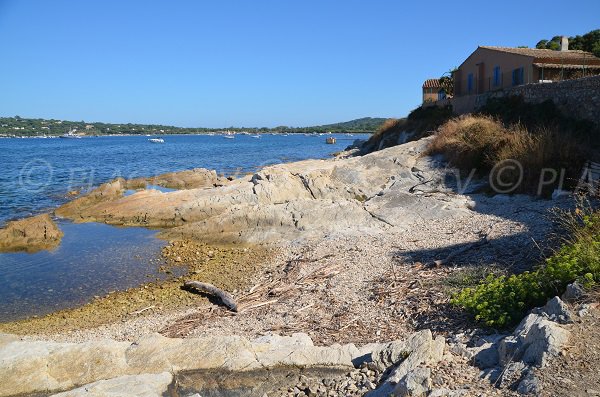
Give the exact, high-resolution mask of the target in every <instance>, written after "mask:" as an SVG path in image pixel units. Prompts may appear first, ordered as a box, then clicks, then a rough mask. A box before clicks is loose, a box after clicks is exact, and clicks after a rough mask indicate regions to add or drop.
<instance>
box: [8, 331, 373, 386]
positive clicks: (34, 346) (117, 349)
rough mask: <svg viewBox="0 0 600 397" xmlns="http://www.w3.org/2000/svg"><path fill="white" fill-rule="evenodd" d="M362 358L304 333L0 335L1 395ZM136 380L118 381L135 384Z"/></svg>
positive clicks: (346, 364) (344, 363)
mask: <svg viewBox="0 0 600 397" xmlns="http://www.w3.org/2000/svg"><path fill="white" fill-rule="evenodd" d="M362 354H363V353H362V352H361V351H359V349H357V348H356V347H355V346H354V345H353V344H348V345H343V346H342V345H334V346H331V347H321V346H313V344H312V341H311V340H310V338H309V337H308V336H306V335H304V334H295V335H292V336H290V337H273V338H261V339H258V340H255V341H249V340H247V339H245V338H242V337H238V336H215V337H204V338H190V339H171V338H166V337H163V336H161V335H158V334H154V335H150V336H147V337H144V338H142V339H140V340H139V341H137V342H134V343H129V342H117V341H114V340H99V341H90V342H86V343H56V342H47V341H22V340H16V339H15V337H14V336H11V335H1V336H0V378H1V379H2V388H1V389H0V396H12V395H18V394H32V393H51V392H58V391H63V390H71V389H73V388H76V387H80V386H82V385H87V384H90V383H94V382H98V381H102V380H105V379H112V378H118V377H123V376H129V375H143V374H162V373H164V372H169V373H172V374H175V373H179V372H181V371H194V370H213V369H218V370H220V371H225V372H226V371H229V372H234V371H238V372H244V371H252V370H262V369H265V368H275V367H296V368H310V367H330V368H346V369H348V368H354V366H353V364H352V361H353V360H354V359H356V358H358V357H359V356H361V355H362ZM136 379H137V378H123V379H121V380H120V381H127V382H129V381H131V382H137V380H136ZM120 381H119V382H120ZM115 382H117V381H115ZM159 383H160V382H159ZM160 384H162V383H160ZM110 385H111V384H108V385H107V384H106V383H98V384H95V386H94V387H95V388H96V390H104V389H105V388H109V387H111V386H110ZM113 385H114V383H113ZM157 385H158V384H157ZM156 387H158V386H156Z"/></svg>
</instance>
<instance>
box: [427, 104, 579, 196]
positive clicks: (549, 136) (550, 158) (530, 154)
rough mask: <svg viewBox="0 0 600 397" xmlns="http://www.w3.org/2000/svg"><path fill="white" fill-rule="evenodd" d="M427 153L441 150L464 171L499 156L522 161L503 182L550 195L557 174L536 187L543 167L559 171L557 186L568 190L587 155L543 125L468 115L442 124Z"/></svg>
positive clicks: (483, 167)
mask: <svg viewBox="0 0 600 397" xmlns="http://www.w3.org/2000/svg"><path fill="white" fill-rule="evenodd" d="M427 153H428V154H440V153H441V154H444V155H445V156H446V159H447V160H448V161H449V163H450V164H451V165H452V166H454V167H457V168H459V169H460V170H462V171H466V172H467V173H468V172H471V170H475V171H477V172H478V174H479V175H484V174H486V173H488V172H490V171H491V170H492V169H493V168H494V166H495V165H496V164H499V163H501V162H503V161H505V160H509V159H510V160H515V161H517V162H519V163H520V164H521V165H522V170H523V175H520V174H519V173H517V172H515V173H512V174H508V173H506V174H504V175H503V181H504V182H507V183H510V184H514V186H515V189H514V190H513V192H515V193H517V192H522V193H534V194H542V195H549V194H551V193H552V191H553V190H554V189H555V188H556V186H558V184H559V183H560V182H561V181H560V178H558V177H557V178H556V181H555V182H554V183H553V184H547V185H544V186H543V190H542V191H539V185H540V180H541V177H542V173H543V172H545V171H544V170H545V169H552V170H554V171H555V172H556V174H557V175H560V173H561V170H564V172H565V174H564V182H565V183H564V184H563V188H569V187H572V185H574V184H575V183H576V181H577V180H578V177H579V176H580V171H581V167H582V166H583V164H584V163H585V160H586V157H588V154H587V153H588V151H587V150H584V149H583V147H582V145H580V144H579V143H578V142H577V141H576V140H575V139H573V138H572V137H570V136H568V135H567V134H563V133H561V132H559V131H558V130H556V129H550V128H543V129H539V130H536V131H535V132H534V133H531V132H530V131H528V130H527V129H525V128H524V127H523V126H522V125H520V124H513V125H510V126H505V125H504V124H503V123H501V122H500V121H498V120H496V119H494V118H492V117H491V116H472V115H467V116H462V117H457V118H454V119H452V120H450V121H448V122H446V123H445V124H444V125H442V126H441V127H440V128H439V129H438V132H437V134H436V136H435V138H434V139H433V140H432V142H431V143H430V145H429V147H428V150H427ZM521 177H522V179H521ZM518 183H520V185H518V186H517V184H518Z"/></svg>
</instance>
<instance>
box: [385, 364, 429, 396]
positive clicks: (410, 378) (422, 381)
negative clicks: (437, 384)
mask: <svg viewBox="0 0 600 397" xmlns="http://www.w3.org/2000/svg"><path fill="white" fill-rule="evenodd" d="M429 390H431V369H429V368H415V369H413V370H412V371H410V372H409V373H408V374H406V375H405V376H404V377H403V378H402V379H401V380H400V382H398V384H397V385H396V387H395V388H394V392H393V395H394V396H398V397H409V396H414V397H422V396H423V397H424V396H426V395H427V393H428V392H429Z"/></svg>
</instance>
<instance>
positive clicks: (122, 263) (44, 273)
mask: <svg viewBox="0 0 600 397" xmlns="http://www.w3.org/2000/svg"><path fill="white" fill-rule="evenodd" d="M58 225H59V227H60V228H61V229H62V230H63V232H64V233H65V235H64V237H63V240H62V244H61V245H60V246H59V247H58V248H57V249H55V250H53V251H41V252H38V253H35V254H27V253H8V254H0V285H2V287H3V288H0V302H2V305H0V321H10V320H16V319H21V318H25V317H28V316H31V315H43V314H47V313H50V312H52V311H55V310H59V309H64V308H68V307H75V306H78V305H81V304H83V303H85V302H87V301H89V300H90V299H91V298H93V297H94V296H95V295H104V294H106V293H108V292H110V291H114V290H118V289H119V290H120V289H126V288H130V287H134V286H137V285H139V284H141V283H144V282H146V281H149V280H153V279H156V278H157V277H160V278H163V277H164V275H162V273H159V272H158V267H159V263H158V262H157V261H156V260H157V259H158V258H159V254H160V249H161V248H162V247H163V246H164V245H165V242H164V241H162V240H160V239H158V238H156V237H155V236H156V231H152V230H147V229H143V228H117V227H113V226H108V225H104V224H99V223H84V224H74V223H71V222H67V221H59V222H58Z"/></svg>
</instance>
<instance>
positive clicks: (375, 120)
mask: <svg viewBox="0 0 600 397" xmlns="http://www.w3.org/2000/svg"><path fill="white" fill-rule="evenodd" d="M385 120H387V119H385V118H381V117H363V118H361V119H356V120H350V121H344V122H342V123H335V124H325V125H321V126H318V127H314V128H319V129H329V130H336V131H337V130H344V131H348V132H350V131H365V132H375V131H377V129H378V128H379V127H381V125H382V124H383V123H384V122H385Z"/></svg>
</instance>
